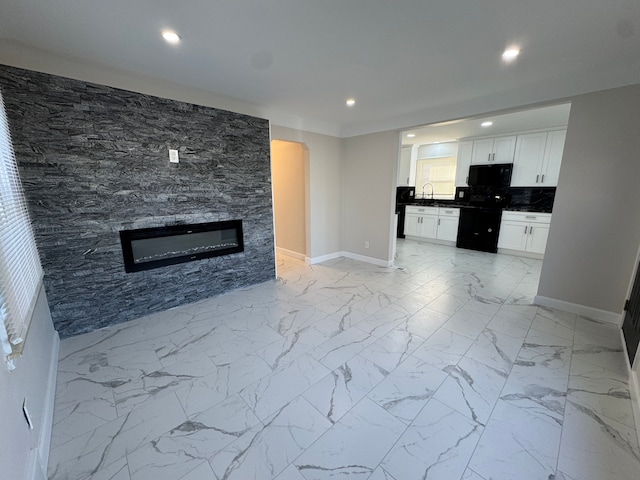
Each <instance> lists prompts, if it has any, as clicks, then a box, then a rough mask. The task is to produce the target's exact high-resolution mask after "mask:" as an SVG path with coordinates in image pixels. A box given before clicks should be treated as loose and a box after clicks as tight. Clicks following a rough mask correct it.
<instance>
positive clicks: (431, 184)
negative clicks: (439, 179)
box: [422, 182, 433, 200]
mask: <svg viewBox="0 0 640 480" xmlns="http://www.w3.org/2000/svg"><path fill="white" fill-rule="evenodd" d="M427 185H431V200H433V184H431V183H429V182H427V183H425V184H424V185H422V198H424V187H426V186H427Z"/></svg>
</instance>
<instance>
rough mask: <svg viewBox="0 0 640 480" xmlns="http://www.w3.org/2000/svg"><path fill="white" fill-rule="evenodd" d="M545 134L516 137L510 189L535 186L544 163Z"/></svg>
mask: <svg viewBox="0 0 640 480" xmlns="http://www.w3.org/2000/svg"><path fill="white" fill-rule="evenodd" d="M546 145H547V132H542V133H529V134H527V135H518V141H517V142H516V156H515V159H514V160H513V172H512V174H511V186H512V187H528V186H532V185H533V186H537V185H538V184H539V183H540V171H541V170H542V164H543V162H544V150H545V147H546Z"/></svg>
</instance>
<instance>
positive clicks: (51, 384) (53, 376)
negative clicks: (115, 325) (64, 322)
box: [38, 331, 60, 472]
mask: <svg viewBox="0 0 640 480" xmlns="http://www.w3.org/2000/svg"><path fill="white" fill-rule="evenodd" d="M59 354H60V336H59V335H58V332H56V331H54V333H53V348H52V349H51V360H50V362H49V376H48V379H49V380H48V382H47V390H46V393H45V404H44V412H43V414H42V428H41V429H40V438H39V439H38V453H39V455H38V457H39V458H38V460H39V462H40V467H42V471H43V472H46V471H47V468H48V466H49V450H50V449H51V433H52V430H53V407H54V405H55V399H56V382H57V378H58V357H59Z"/></svg>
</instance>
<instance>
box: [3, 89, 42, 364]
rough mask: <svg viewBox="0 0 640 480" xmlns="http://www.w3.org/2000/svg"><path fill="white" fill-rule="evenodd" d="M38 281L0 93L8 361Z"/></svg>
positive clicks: (16, 350) (16, 351)
mask: <svg viewBox="0 0 640 480" xmlns="http://www.w3.org/2000/svg"><path fill="white" fill-rule="evenodd" d="M41 281H42V267H41V265H40V258H39V256H38V250H37V248H36V243H35V239H34V236H33V230H32V229H31V223H30V221H29V213H28V211H27V204H26V201H25V197H24V192H23V190H22V184H21V183H20V176H19V173H18V166H17V163H16V158H15V154H14V151H13V146H12V144H11V133H10V130H9V122H8V118H7V114H6V111H5V105H4V99H3V97H2V91H0V317H1V318H0V319H1V320H2V323H3V325H2V327H4V328H0V344H2V350H3V352H4V355H5V359H6V360H8V361H11V359H12V358H14V357H16V356H19V355H20V353H21V352H22V347H23V344H24V340H25V337H26V334H27V330H28V328H29V323H30V321H31V316H32V314H33V309H34V307H35V303H36V300H37V297H38V292H39V290H40V284H41ZM1 337H5V338H1ZM9 347H10V349H11V352H8V350H9ZM11 366H12V364H10V367H11Z"/></svg>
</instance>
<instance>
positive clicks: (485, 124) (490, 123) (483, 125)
mask: <svg viewBox="0 0 640 480" xmlns="http://www.w3.org/2000/svg"><path fill="white" fill-rule="evenodd" d="M491 125H493V122H482V123H481V124H480V126H481V127H485V128H486V127H490V126H491Z"/></svg>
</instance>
